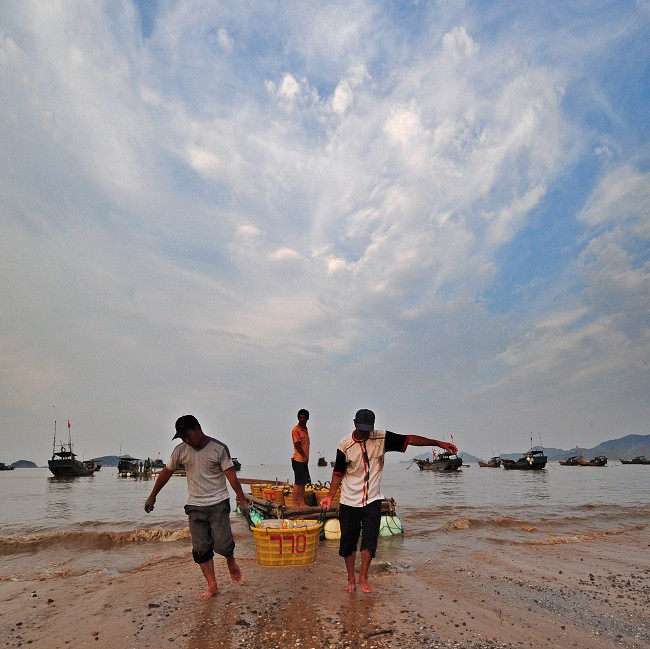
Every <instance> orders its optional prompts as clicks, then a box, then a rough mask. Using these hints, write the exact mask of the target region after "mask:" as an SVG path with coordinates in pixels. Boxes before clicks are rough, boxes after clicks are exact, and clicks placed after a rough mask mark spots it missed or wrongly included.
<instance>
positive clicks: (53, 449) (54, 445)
mask: <svg viewBox="0 0 650 649" xmlns="http://www.w3.org/2000/svg"><path fill="white" fill-rule="evenodd" d="M55 453H56V419H55V420H54V440H53V441H52V458H54V454H55Z"/></svg>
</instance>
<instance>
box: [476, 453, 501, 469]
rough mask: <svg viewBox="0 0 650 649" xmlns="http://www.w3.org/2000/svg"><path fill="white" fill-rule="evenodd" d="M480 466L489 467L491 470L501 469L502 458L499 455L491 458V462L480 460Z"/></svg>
mask: <svg viewBox="0 0 650 649" xmlns="http://www.w3.org/2000/svg"><path fill="white" fill-rule="evenodd" d="M478 465H479V466H483V467H489V468H490V469H499V468H500V467H501V458H500V457H499V456H498V455H495V456H494V457H491V458H490V459H489V460H487V461H484V460H479V461H478Z"/></svg>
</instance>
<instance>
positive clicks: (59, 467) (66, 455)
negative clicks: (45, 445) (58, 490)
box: [47, 420, 95, 478]
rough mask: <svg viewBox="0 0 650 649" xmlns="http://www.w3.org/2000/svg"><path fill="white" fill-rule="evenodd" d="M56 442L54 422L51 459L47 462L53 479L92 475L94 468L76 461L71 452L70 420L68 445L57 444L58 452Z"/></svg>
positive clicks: (74, 454)
mask: <svg viewBox="0 0 650 649" xmlns="http://www.w3.org/2000/svg"><path fill="white" fill-rule="evenodd" d="M56 448H57V441H56V421H55V422H54V444H53V447H52V459H51V460H48V461H47V466H48V467H49V469H50V471H51V472H52V474H53V475H54V477H55V478H76V477H78V476H86V475H92V474H93V473H95V469H94V468H89V467H88V466H87V465H86V463H85V462H82V461H81V460H78V459H77V455H76V453H74V452H73V451H72V436H71V434H70V420H68V443H67V444H66V443H65V442H59V450H58V451H57V450H56Z"/></svg>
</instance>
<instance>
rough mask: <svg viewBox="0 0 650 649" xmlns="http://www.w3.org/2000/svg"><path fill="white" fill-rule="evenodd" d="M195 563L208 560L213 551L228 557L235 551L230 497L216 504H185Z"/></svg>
mask: <svg viewBox="0 0 650 649" xmlns="http://www.w3.org/2000/svg"><path fill="white" fill-rule="evenodd" d="M185 513H186V514H187V515H188V517H189V526H190V535H191V537H192V557H193V558H194V561H195V562H196V563H205V562H206V561H210V559H212V557H213V556H214V553H215V552H216V553H217V554H220V555H221V556H222V557H229V556H230V555H231V554H232V553H233V552H234V551H235V540H234V539H233V537H232V530H231V528H230V499H229V498H227V499H226V500H222V501H221V502H220V503H217V504H216V505H206V506H200V505H185Z"/></svg>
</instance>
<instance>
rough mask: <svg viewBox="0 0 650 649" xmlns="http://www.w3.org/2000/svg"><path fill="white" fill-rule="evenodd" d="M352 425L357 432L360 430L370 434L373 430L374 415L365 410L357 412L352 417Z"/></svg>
mask: <svg viewBox="0 0 650 649" xmlns="http://www.w3.org/2000/svg"><path fill="white" fill-rule="evenodd" d="M354 425H355V426H356V428H357V430H362V431H363V432H365V433H371V432H372V431H373V430H375V413H374V412H373V411H372V410H368V409H366V408H364V409H362V410H357V414H356V415H355V417H354Z"/></svg>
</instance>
